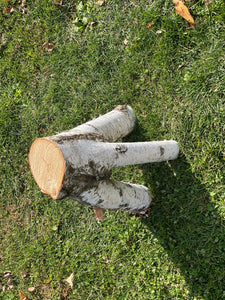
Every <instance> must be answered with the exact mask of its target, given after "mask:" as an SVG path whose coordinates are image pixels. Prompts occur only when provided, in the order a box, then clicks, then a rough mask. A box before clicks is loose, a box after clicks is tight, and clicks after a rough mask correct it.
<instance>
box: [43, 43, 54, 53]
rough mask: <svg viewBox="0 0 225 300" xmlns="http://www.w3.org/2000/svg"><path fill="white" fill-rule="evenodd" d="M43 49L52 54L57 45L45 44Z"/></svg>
mask: <svg viewBox="0 0 225 300" xmlns="http://www.w3.org/2000/svg"><path fill="white" fill-rule="evenodd" d="M43 47H44V48H45V49H46V50H47V51H48V52H51V51H52V50H53V49H54V48H55V45H54V44H53V43H48V42H46V43H44V44H43Z"/></svg>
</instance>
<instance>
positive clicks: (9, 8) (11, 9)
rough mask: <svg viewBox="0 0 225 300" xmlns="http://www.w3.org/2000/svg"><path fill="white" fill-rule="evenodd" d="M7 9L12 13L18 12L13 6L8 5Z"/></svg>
mask: <svg viewBox="0 0 225 300" xmlns="http://www.w3.org/2000/svg"><path fill="white" fill-rule="evenodd" d="M5 11H6V12H8V13H10V14H11V13H13V12H16V10H15V9H14V8H13V7H6V9H5Z"/></svg>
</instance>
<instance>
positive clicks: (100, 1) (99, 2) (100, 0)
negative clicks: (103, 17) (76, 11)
mask: <svg viewBox="0 0 225 300" xmlns="http://www.w3.org/2000/svg"><path fill="white" fill-rule="evenodd" d="M104 1H105V0H99V1H97V2H96V3H95V4H96V5H98V6H102V5H103V3H104Z"/></svg>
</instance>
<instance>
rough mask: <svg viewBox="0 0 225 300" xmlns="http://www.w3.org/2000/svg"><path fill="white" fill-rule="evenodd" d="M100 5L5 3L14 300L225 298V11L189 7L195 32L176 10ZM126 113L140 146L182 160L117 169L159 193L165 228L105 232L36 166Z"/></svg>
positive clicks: (2, 96)
mask: <svg viewBox="0 0 225 300" xmlns="http://www.w3.org/2000/svg"><path fill="white" fill-rule="evenodd" d="M95 2H96V1H92V0H84V1H83V2H79V1H75V0H73V1H72V0H63V1H62V3H60V2H57V1H55V2H54V1H52V0H41V1H31V0H26V1H20V0H8V1H6V0H0V130H1V135H0V178H1V184H0V199H1V201H0V222H1V224H0V226H1V227H0V230H1V231H0V299H6V300H8V299H24V297H25V296H26V297H27V298H26V299H29V300H30V299H40V300H42V299H76V300H77V299H159V300H162V299H212V300H216V299H219V300H221V299H225V180H224V179H225V143H224V136H225V98H224V96H225V80H224V79H225V54H224V49H225V25H224V24H225V23H224V22H225V6H224V3H223V1H222V0H212V1H205V2H204V1H203V0H188V1H187V2H186V5H187V6H188V7H189V9H190V12H191V14H192V16H193V17H194V19H195V21H196V25H195V28H191V27H190V26H189V24H188V22H187V21H186V20H184V19H183V18H182V17H181V16H179V15H178V14H177V13H176V11H175V7H174V4H173V2H172V0H170V1H169V0H164V1H162V0H149V1H146V0H132V1H128V0H124V1H119V0H114V1H112V0H105V1H104V3H103V4H102V5H96V3H95ZM209 2H210V3H209ZM98 4H101V3H98ZM150 22H154V25H153V26H152V28H151V29H148V25H149V23H150ZM119 104H129V105H130V106H131V107H132V108H133V109H134V111H135V112H136V115H137V119H138V123H137V126H136V128H135V130H134V132H133V133H132V134H131V135H130V136H129V137H128V138H127V139H126V141H150V140H163V139H174V140H176V141H177V142H178V143H179V146H180V155H179V158H178V159H177V160H176V161H172V162H163V163H154V164H147V165H138V166H130V167H123V168H119V169H116V170H114V171H113V175H112V176H113V178H115V179H118V180H123V181H130V182H133V183H138V184H144V185H146V186H148V188H149V189H150V191H151V193H152V195H153V198H154V201H153V205H152V208H151V216H150V217H149V218H147V219H140V218H135V217H134V216H130V215H129V214H128V212H119V211H106V212H105V217H106V218H105V220H104V221H103V222H101V223H98V222H96V220H95V219H94V212H93V209H92V208H91V207H87V206H83V205H81V204H78V203H76V202H74V201H73V200H71V199H68V198H66V199H64V200H61V201H55V200H52V199H51V198H50V197H49V196H47V195H44V194H42V193H41V191H40V190H39V188H38V186H37V185H36V183H35V182H34V179H33V178H32V175H31V173H30V170H29V166H28V153H29V149H30V146H31V144H32V142H33V141H34V140H35V139H36V138H38V137H43V136H49V135H53V134H54V133H56V132H60V131H63V130H67V129H70V128H73V127H75V126H77V125H79V124H81V123H83V122H85V121H88V120H90V119H92V118H95V117H97V116H99V115H100V114H104V113H106V112H108V111H110V110H112V109H113V108H114V107H115V106H116V105H119ZM71 274H73V275H74V279H73V286H71V285H69V284H68V282H66V281H65V279H67V278H68V277H69V276H70V275H71ZM31 287H33V288H35V290H34V291H33V292H29V291H28V289H29V288H31ZM23 295H24V297H23Z"/></svg>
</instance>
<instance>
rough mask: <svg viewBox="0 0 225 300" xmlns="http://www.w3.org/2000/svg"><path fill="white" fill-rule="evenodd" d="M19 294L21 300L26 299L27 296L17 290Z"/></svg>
mask: <svg viewBox="0 0 225 300" xmlns="http://www.w3.org/2000/svg"><path fill="white" fill-rule="evenodd" d="M19 296H20V299H21V300H28V298H27V297H26V296H25V295H24V294H23V293H22V292H19Z"/></svg>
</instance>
